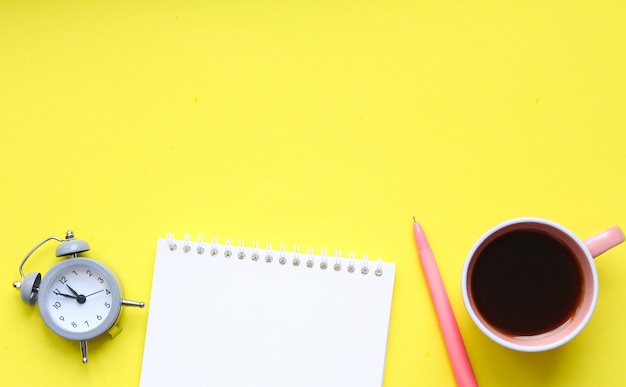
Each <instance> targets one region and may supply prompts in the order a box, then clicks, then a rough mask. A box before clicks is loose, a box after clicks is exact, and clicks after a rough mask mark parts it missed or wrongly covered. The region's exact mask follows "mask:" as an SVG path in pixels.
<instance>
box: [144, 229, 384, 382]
mask: <svg viewBox="0 0 626 387" xmlns="http://www.w3.org/2000/svg"><path fill="white" fill-rule="evenodd" d="M169 242H174V243H175V244H176V246H177V248H176V249H175V250H174V251H171V250H170V247H169V243H168V240H167V239H159V241H158V244H157V252H156V261H155V267H154V276H153V281H152V295H151V298H150V302H149V304H148V307H149V317H148V327H147V333H146V342H145V348H144V356H143V365H142V371H141V386H144V387H146V386H165V385H181V386H272V387H277V386H342V387H345V386H380V385H382V383H383V373H384V366H385V354H386V347H387V335H388V330H389V317H390V311H391V301H392V293H393V284H394V277H395V265H394V264H391V263H382V264H381V263H379V262H377V261H371V260H370V261H368V269H369V271H368V274H362V272H361V269H362V267H363V265H364V263H363V261H362V260H360V259H357V260H349V259H347V258H341V259H340V260H337V259H336V258H335V257H334V256H329V257H327V258H325V259H324V258H322V256H319V255H316V256H312V258H313V259H314V265H313V266H314V267H312V268H309V267H307V259H309V257H311V256H310V255H308V254H302V253H300V254H299V259H300V264H299V265H298V266H294V265H293V258H294V254H293V253H291V252H279V251H270V254H269V255H271V256H272V261H271V262H269V263H268V262H266V255H268V251H269V250H266V249H265V248H260V249H258V250H256V249H252V248H245V249H243V251H244V252H245V255H246V256H245V258H244V259H239V258H238V256H237V255H238V253H239V252H240V250H242V248H240V247H238V246H232V247H230V246H224V245H211V244H204V248H205V251H204V253H203V254H198V253H197V251H196V250H197V243H194V242H182V241H171V240H170V241H169ZM185 243H186V244H187V246H188V247H189V250H190V251H189V252H185V251H184V250H186V249H185V248H184V246H185ZM213 247H215V248H217V250H218V251H217V254H216V255H215V256H213V255H211V251H210V250H211V248H213ZM227 249H228V250H229V251H231V252H232V256H230V257H225V251H226V250H227ZM255 252H257V253H258V256H259V259H258V260H257V261H254V260H253V259H252V254H253V253H255ZM281 257H282V258H283V259H282V260H281ZM324 260H325V261H326V263H327V268H326V269H325V270H323V269H321V267H320V266H323V264H322V261H324ZM280 261H285V263H284V264H281V262H280ZM336 263H340V264H341V268H340V269H339V270H335V268H334V265H335V264H336ZM351 263H353V264H354V266H355V271H354V272H352V273H351V272H349V271H348V266H349V265H350V264H351ZM377 268H379V269H382V274H381V275H380V276H377V275H376V274H375V271H376V269H377Z"/></svg>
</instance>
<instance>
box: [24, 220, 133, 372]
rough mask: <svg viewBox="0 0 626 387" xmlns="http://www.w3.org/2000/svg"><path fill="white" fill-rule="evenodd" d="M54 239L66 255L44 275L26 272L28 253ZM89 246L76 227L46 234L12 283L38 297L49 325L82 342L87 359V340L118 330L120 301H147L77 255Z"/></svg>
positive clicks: (31, 300) (31, 301)
mask: <svg viewBox="0 0 626 387" xmlns="http://www.w3.org/2000/svg"><path fill="white" fill-rule="evenodd" d="M50 240H56V241H58V242H61V244H60V245H59V246H58V247H57V249H56V256H57V257H63V256H67V257H68V259H66V260H64V261H61V262H59V263H57V264H56V265H54V266H53V267H52V268H51V269H50V270H49V271H48V273H46V275H45V276H44V277H43V278H42V277H41V273H37V272H34V273H29V274H27V275H26V276H24V272H23V270H22V269H23V267H24V264H25V263H26V260H28V257H30V256H31V255H32V254H33V253H34V252H35V250H37V249H38V248H39V247H40V246H41V245H43V244H44V243H46V242H48V241H50ZM88 250H89V245H88V244H87V242H85V241H83V240H80V239H75V238H74V234H73V233H72V231H68V232H67V234H66V236H65V240H63V239H60V238H57V237H55V236H51V237H48V238H46V239H44V240H42V241H41V242H39V243H38V244H37V245H36V246H35V247H33V249H32V250H31V251H30V252H28V254H26V257H25V258H24V259H23V260H22V263H21V264H20V268H19V271H20V275H21V276H22V281H20V282H14V283H13V287H14V288H16V289H18V290H19V291H20V295H21V297H22V301H24V303H26V304H28V305H29V306H33V305H35V302H37V301H38V304H39V305H38V306H39V314H41V318H43V321H44V322H45V323H46V325H47V326H48V328H50V329H51V330H52V331H53V332H54V333H56V334H57V335H59V336H61V337H64V338H66V339H68V340H74V341H78V342H80V349H81V352H82V355H83V363H87V340H91V339H95V338H98V337H100V336H102V335H104V334H106V333H110V334H111V335H112V336H114V333H115V332H116V331H119V329H118V328H117V327H116V323H117V321H118V319H119V317H120V314H121V312H122V306H138V307H140V308H143V307H144V306H145V304H144V303H143V302H136V301H128V300H124V299H123V297H124V294H123V290H122V285H121V283H120V282H119V280H118V279H117V277H116V276H115V274H114V273H113V272H112V271H111V269H109V268H108V267H106V266H104V265H103V264H101V263H100V262H98V261H95V260H93V259H89V258H82V257H79V256H78V254H80V253H83V252H85V251H88Z"/></svg>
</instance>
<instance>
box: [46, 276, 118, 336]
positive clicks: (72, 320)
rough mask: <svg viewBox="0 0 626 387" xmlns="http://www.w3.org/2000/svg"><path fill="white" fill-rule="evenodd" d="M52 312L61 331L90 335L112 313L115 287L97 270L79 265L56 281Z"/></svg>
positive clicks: (50, 300) (49, 308)
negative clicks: (113, 289)
mask: <svg viewBox="0 0 626 387" xmlns="http://www.w3.org/2000/svg"><path fill="white" fill-rule="evenodd" d="M52 283H53V285H52V286H51V287H50V288H51V294H50V295H49V297H48V303H49V305H48V311H49V313H50V316H51V318H52V320H53V321H54V322H55V324H57V325H58V326H59V327H60V328H62V329H65V330H66V331H71V332H77V333H80V332H86V331H89V330H92V329H94V328H96V327H98V326H99V325H100V324H101V323H102V321H103V320H104V319H105V318H106V317H107V316H108V315H109V313H111V305H112V304H113V297H112V294H111V288H110V286H111V284H109V283H108V281H107V280H106V277H105V276H104V275H102V273H99V272H98V271H97V270H96V269H94V268H92V267H88V266H82V265H76V266H71V267H68V268H66V269H65V270H63V271H61V272H59V273H58V274H57V275H56V277H55V278H53V279H52Z"/></svg>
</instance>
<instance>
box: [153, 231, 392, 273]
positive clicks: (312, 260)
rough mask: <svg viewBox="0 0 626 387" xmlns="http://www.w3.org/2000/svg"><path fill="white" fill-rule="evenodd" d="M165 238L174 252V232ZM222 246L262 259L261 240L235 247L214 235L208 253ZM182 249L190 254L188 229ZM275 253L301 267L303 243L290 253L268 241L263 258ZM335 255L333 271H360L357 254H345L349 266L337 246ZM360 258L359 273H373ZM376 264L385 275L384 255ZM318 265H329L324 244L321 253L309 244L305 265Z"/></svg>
mask: <svg viewBox="0 0 626 387" xmlns="http://www.w3.org/2000/svg"><path fill="white" fill-rule="evenodd" d="M165 239H166V242H167V246H168V248H169V250H170V251H172V252H175V251H176V250H177V248H178V245H177V243H176V242H177V241H176V240H174V237H173V236H172V234H171V233H169V232H168V233H166V238H165ZM220 246H221V247H223V249H224V252H223V256H224V258H231V257H232V256H233V255H236V257H237V258H238V259H239V260H245V259H246V258H247V252H246V250H248V251H251V254H250V259H251V260H252V261H255V262H257V261H259V260H260V259H261V255H260V253H259V242H257V241H253V242H252V245H251V247H250V248H246V247H245V243H244V241H243V240H242V239H240V240H239V243H238V246H237V247H236V248H235V249H233V246H232V244H231V240H230V239H228V238H227V239H226V240H225V243H224V244H223V245H219V243H218V238H217V237H212V238H211V244H210V248H209V254H210V256H211V257H217V256H218V254H219V251H220ZM182 251H183V252H184V253H185V254H189V253H191V251H192V242H191V238H190V235H189V234H188V233H185V235H184V238H183V240H182ZM195 253H196V254H198V255H202V254H204V253H205V244H204V237H203V236H202V235H201V234H199V235H198V242H197V243H196V246H195ZM289 255H291V260H290V259H289V258H288V256H289ZM274 256H277V257H278V259H277V262H278V263H279V264H280V265H286V264H287V262H291V264H292V265H293V266H295V267H298V266H300V264H301V263H302V261H301V258H300V246H299V245H294V246H293V251H292V252H291V253H288V252H287V248H286V246H285V245H284V244H282V243H281V244H280V247H279V249H278V250H273V249H272V243H271V242H267V243H266V244H265V255H264V258H263V261H264V262H266V263H268V264H271V263H273V262H274ZM334 257H335V260H334V263H333V264H332V269H333V270H332V271H335V272H341V271H342V270H345V271H347V272H348V273H356V272H357V262H356V259H355V257H354V252H353V251H350V252H349V253H348V257H347V258H346V260H347V266H346V267H344V263H345V261H343V259H344V258H343V257H342V255H341V250H339V249H336V250H335V254H334ZM316 261H318V262H317V264H316ZM360 262H361V265H360V266H361V267H360V270H359V271H360V273H361V274H362V275H368V274H369V273H370V261H369V257H368V255H367V254H364V255H363V258H362V259H361V261H360ZM375 265H376V266H375V269H374V275H375V276H377V277H380V276H382V275H383V260H382V258H378V260H377V262H376V264H375ZM316 266H317V267H318V268H319V269H321V270H326V269H328V267H329V263H328V252H327V250H326V249H325V248H323V249H321V250H320V254H319V255H316V254H315V252H314V250H313V248H312V247H308V248H307V254H306V261H305V263H304V267H305V268H308V269H313V268H314V267H316Z"/></svg>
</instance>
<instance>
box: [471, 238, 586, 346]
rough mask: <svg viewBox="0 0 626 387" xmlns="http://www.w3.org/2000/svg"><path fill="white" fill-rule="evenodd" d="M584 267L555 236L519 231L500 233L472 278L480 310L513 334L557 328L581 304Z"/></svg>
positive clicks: (482, 253) (479, 260)
mask: <svg viewBox="0 0 626 387" xmlns="http://www.w3.org/2000/svg"><path fill="white" fill-rule="evenodd" d="M581 270H582V269H581V268H580V266H579V263H578V261H577V258H576V254H575V253H574V252H573V251H571V250H570V248H569V247H568V246H567V245H566V244H565V243H563V242H561V241H560V240H558V239H556V238H555V237H553V236H551V235H549V234H547V233H544V232H541V231H538V230H527V229H519V230H512V231H509V232H506V233H503V234H501V235H499V236H496V237H495V238H494V239H493V240H492V241H490V242H489V244H487V245H486V246H485V247H484V249H483V250H482V251H480V252H479V253H478V256H477V258H476V260H475V263H474V267H473V269H472V271H471V276H470V277H469V287H470V289H471V294H472V299H473V302H474V304H475V308H476V310H477V312H478V314H479V315H480V316H482V318H483V319H484V320H485V321H486V322H487V323H488V324H489V325H491V326H492V327H493V328H495V329H496V330H499V331H501V332H502V333H504V334H506V335H511V336H532V335H538V334H542V333H545V332H549V331H552V330H554V329H556V328H558V327H559V326H561V325H563V324H564V323H565V322H567V321H568V320H569V319H570V318H571V317H572V316H573V315H574V313H575V312H576V309H577V308H578V306H579V305H580V301H581V297H582V295H581V294H582V292H583V284H582V281H583V274H582V271H581Z"/></svg>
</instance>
